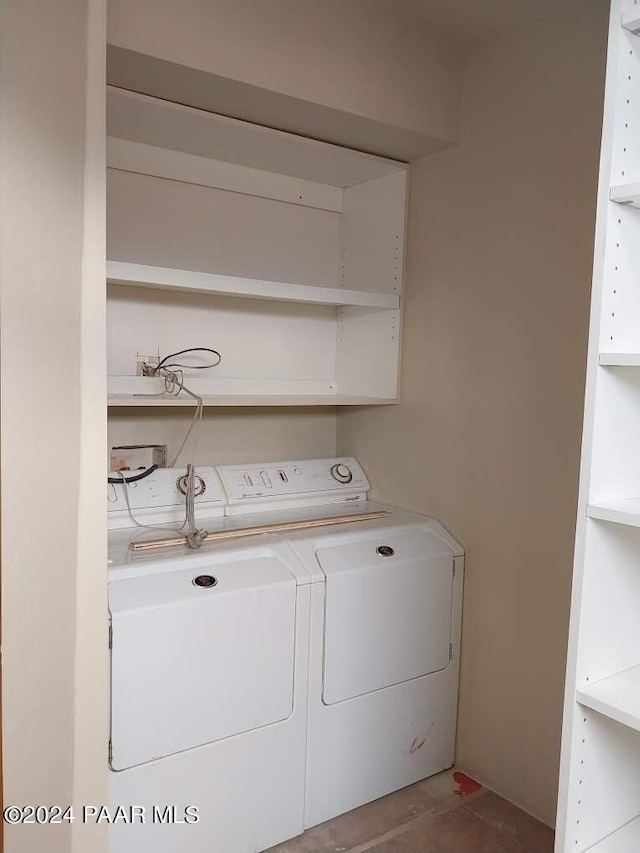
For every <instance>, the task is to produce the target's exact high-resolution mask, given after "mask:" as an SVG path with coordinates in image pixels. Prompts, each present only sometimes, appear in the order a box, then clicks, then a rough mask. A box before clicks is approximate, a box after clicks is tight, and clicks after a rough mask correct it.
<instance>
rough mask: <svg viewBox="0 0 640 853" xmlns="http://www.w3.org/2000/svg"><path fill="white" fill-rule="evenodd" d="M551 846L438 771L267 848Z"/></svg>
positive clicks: (523, 821) (529, 852)
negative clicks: (429, 776) (296, 836)
mask: <svg viewBox="0 0 640 853" xmlns="http://www.w3.org/2000/svg"><path fill="white" fill-rule="evenodd" d="M365 851H367V853H553V830H552V829H550V827H548V826H546V825H545V824H543V823H540V821H538V820H536V819H535V818H533V817H531V816H530V815H528V814H527V813H526V812H523V811H521V810H520V809H519V808H517V807H516V806H514V805H512V804H511V803H509V802H507V800H503V799H502V797H499V796H498V795H497V794H494V793H493V791H489V790H488V789H487V788H482V787H481V786H479V785H478V784H477V783H474V782H473V780H471V779H469V777H468V776H465V775H464V774H461V773H457V772H454V771H451V770H450V771H447V772H445V773H439V774H438V775H437V776H432V777H431V778H430V779H425V780H424V781H423V782H418V783H417V784H416V785H411V786H410V787H409V788H404V789H403V790H402V791H397V792H396V793H395V794H389V796H388V797H383V798H382V799H381V800H377V801H376V802H374V803H369V804H368V805H366V806H362V807H361V808H359V809H355V810H354V811H352V812H348V813H347V814H345V815H341V816H340V817H337V818H334V820H330V821H327V822H326V823H323V824H320V826H315V827H313V829H309V830H308V831H307V832H305V833H304V835H300V836H299V837H298V838H292V839H291V840H290V841H287V842H285V843H284V844H279V845H278V846H277V847H272V848H271V850H270V851H269V853H365Z"/></svg>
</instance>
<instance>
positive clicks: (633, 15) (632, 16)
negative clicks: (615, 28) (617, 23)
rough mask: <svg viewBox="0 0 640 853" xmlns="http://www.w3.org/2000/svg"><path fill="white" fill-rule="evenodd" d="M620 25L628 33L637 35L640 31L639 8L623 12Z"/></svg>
mask: <svg viewBox="0 0 640 853" xmlns="http://www.w3.org/2000/svg"><path fill="white" fill-rule="evenodd" d="M621 24H622V26H623V27H624V28H625V30H629V32H630V33H633V34H634V35H638V33H640V9H633V10H631V11H630V12H625V13H624V14H623V16H622V21H621Z"/></svg>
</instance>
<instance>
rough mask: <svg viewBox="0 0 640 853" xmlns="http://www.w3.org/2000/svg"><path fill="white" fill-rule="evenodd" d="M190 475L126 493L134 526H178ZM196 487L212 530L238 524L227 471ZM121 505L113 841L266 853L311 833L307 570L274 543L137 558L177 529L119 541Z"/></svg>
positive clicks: (113, 500)
mask: <svg viewBox="0 0 640 853" xmlns="http://www.w3.org/2000/svg"><path fill="white" fill-rule="evenodd" d="M183 473H184V472H183V471H177V470H170V469H163V470H158V471H156V472H154V473H153V474H152V475H150V476H149V477H148V478H146V479H144V480H141V481H139V482H138V483H136V484H132V485H131V486H129V487H128V491H129V495H130V503H131V507H132V509H133V512H134V514H135V516H136V517H137V518H139V519H141V520H144V521H145V523H158V522H172V524H173V525H174V526H175V525H176V522H181V521H182V519H183V518H184V498H183V496H182V495H180V493H179V491H178V489H177V487H176V482H177V480H178V478H179V476H180V475H181V474H183ZM198 475H199V476H200V477H201V478H202V481H203V482H204V484H205V486H206V491H205V493H204V494H203V495H201V496H200V497H198V498H196V514H197V517H198V518H199V524H200V525H201V526H202V527H205V528H206V529H209V530H212V529H224V528H225V527H229V526H234V522H233V520H227V519H225V518H223V517H222V515H223V511H224V495H223V492H222V488H221V486H220V483H219V481H218V478H217V476H216V474H215V471H214V470H213V469H212V468H200V469H198ZM109 499H110V510H111V511H110V513H109V517H110V518H109V526H110V528H111V531H112V532H111V533H110V536H109V545H110V549H109V550H110V569H109V607H110V617H111V738H110V767H111V771H110V774H109V775H110V780H109V785H110V804H111V809H112V813H114V810H115V808H116V807H117V806H119V805H121V806H123V807H124V809H125V812H124V814H125V819H124V820H119V821H118V822H117V823H115V824H114V825H112V826H111V827H110V851H111V853H147V851H148V853H151V852H152V851H153V853H169V852H170V851H171V853H173V851H175V850H180V851H181V853H202V851H204V850H211V851H224V853H253V851H256V850H264V849H266V848H268V847H270V846H272V845H274V844H277V843H279V842H280V841H282V840H284V839H286V838H290V837H292V836H294V835H297V834H299V833H300V832H302V830H303V808H304V782H305V752H306V726H307V719H306V712H307V687H308V637H309V600H310V597H309V594H310V586H309V582H310V577H309V574H308V572H307V571H306V570H305V569H304V568H303V567H302V565H301V564H300V562H299V561H298V560H297V558H296V557H295V555H294V554H293V552H292V551H291V549H290V548H289V547H288V546H287V545H286V543H285V542H283V541H282V540H280V539H278V538H277V537H275V536H269V535H262V536H260V537H258V538H257V539H256V538H254V539H241V540H237V541H236V542H234V543H232V544H218V545H207V546H206V547H204V548H203V549H201V550H200V551H188V550H187V549H185V548H184V547H180V548H172V549H169V551H158V552H153V551H151V552H136V553H133V552H132V551H131V549H130V547H129V545H130V543H131V542H132V541H133V540H137V539H140V538H142V539H146V538H157V537H158V536H159V535H164V534H166V531H165V530H163V529H160V530H159V531H141V530H140V529H138V528H134V529H131V528H129V529H115V528H122V527H124V526H125V525H128V524H131V520H130V516H129V512H128V510H127V508H126V504H125V501H124V492H123V487H122V486H120V485H112V486H110V487H109ZM198 578H201V580H198V581H197V582H196V579H198ZM207 578H210V579H213V580H207ZM198 584H204V585H198ZM132 806H136V807H139V808H141V809H144V813H143V814H144V822H142V821H140V820H138V819H136V814H137V815H139V814H140V812H139V811H138V812H137V813H136V814H133V813H132V812H131V807H132ZM167 807H170V808H169V810H167ZM188 807H196V808H197V810H198V822H197V823H189V820H192V818H193V815H194V812H193V811H188ZM154 809H155V810H154ZM127 816H128V817H129V818H131V820H132V821H133V822H129V821H128V820H127V819H126V817H127ZM185 821H186V822H185Z"/></svg>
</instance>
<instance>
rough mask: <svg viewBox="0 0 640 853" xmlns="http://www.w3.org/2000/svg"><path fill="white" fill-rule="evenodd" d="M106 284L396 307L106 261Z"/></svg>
mask: <svg viewBox="0 0 640 853" xmlns="http://www.w3.org/2000/svg"><path fill="white" fill-rule="evenodd" d="M107 281H108V282H109V283H111V284H129V285H134V286H137V287H151V288H157V289H161V290H177V291H182V292H183V293H211V294H223V295H225V296H240V297H244V298H253V299H272V300H278V301H280V302H305V303H308V304H316V305H357V306H360V307H363V308H391V309H396V308H398V305H399V297H398V295H397V294H387V293H371V292H369V291H365V290H347V289H345V288H341V287H316V286H310V285H305V284H289V283H287V282H283V281H262V280H260V279H256V278H236V277H235V276H227V275H214V274H212V273H204V272H194V271H192V270H176V269H169V268H167V267H152V266H146V265H144V264H129V263H123V262H121V261H107Z"/></svg>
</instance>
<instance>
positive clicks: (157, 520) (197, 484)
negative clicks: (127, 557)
mask: <svg viewBox="0 0 640 853" xmlns="http://www.w3.org/2000/svg"><path fill="white" fill-rule="evenodd" d="M135 474H136V472H135V471H127V472H124V476H125V477H131V476H135ZM118 476H119V475H118V474H114V473H112V472H110V473H109V477H110V478H111V479H116V477H118ZM186 487H187V476H186V471H185V469H184V468H158V469H157V470H156V471H153V472H152V473H151V474H149V476H148V477H144V478H143V479H141V480H135V481H134V482H131V483H128V484H127V485H126V486H125V484H124V483H109V484H108V486H107V507H108V526H109V529H111V530H114V529H117V528H122V527H133V526H134V522H133V520H132V519H131V514H132V513H133V514H134V516H135V517H136V518H137V519H138V520H141V521H143V522H145V523H150V524H162V523H165V522H166V523H168V522H172V521H176V520H177V519H184V513H185V494H186ZM194 491H195V509H196V516H197V517H199V518H202V517H208V516H222V515H224V502H225V496H224V491H223V489H222V485H221V483H220V480H219V479H218V475H217V474H216V471H215V468H213V467H212V466H198V467H197V468H196V469H195V477H194ZM129 510H131V513H130V512H129Z"/></svg>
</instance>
